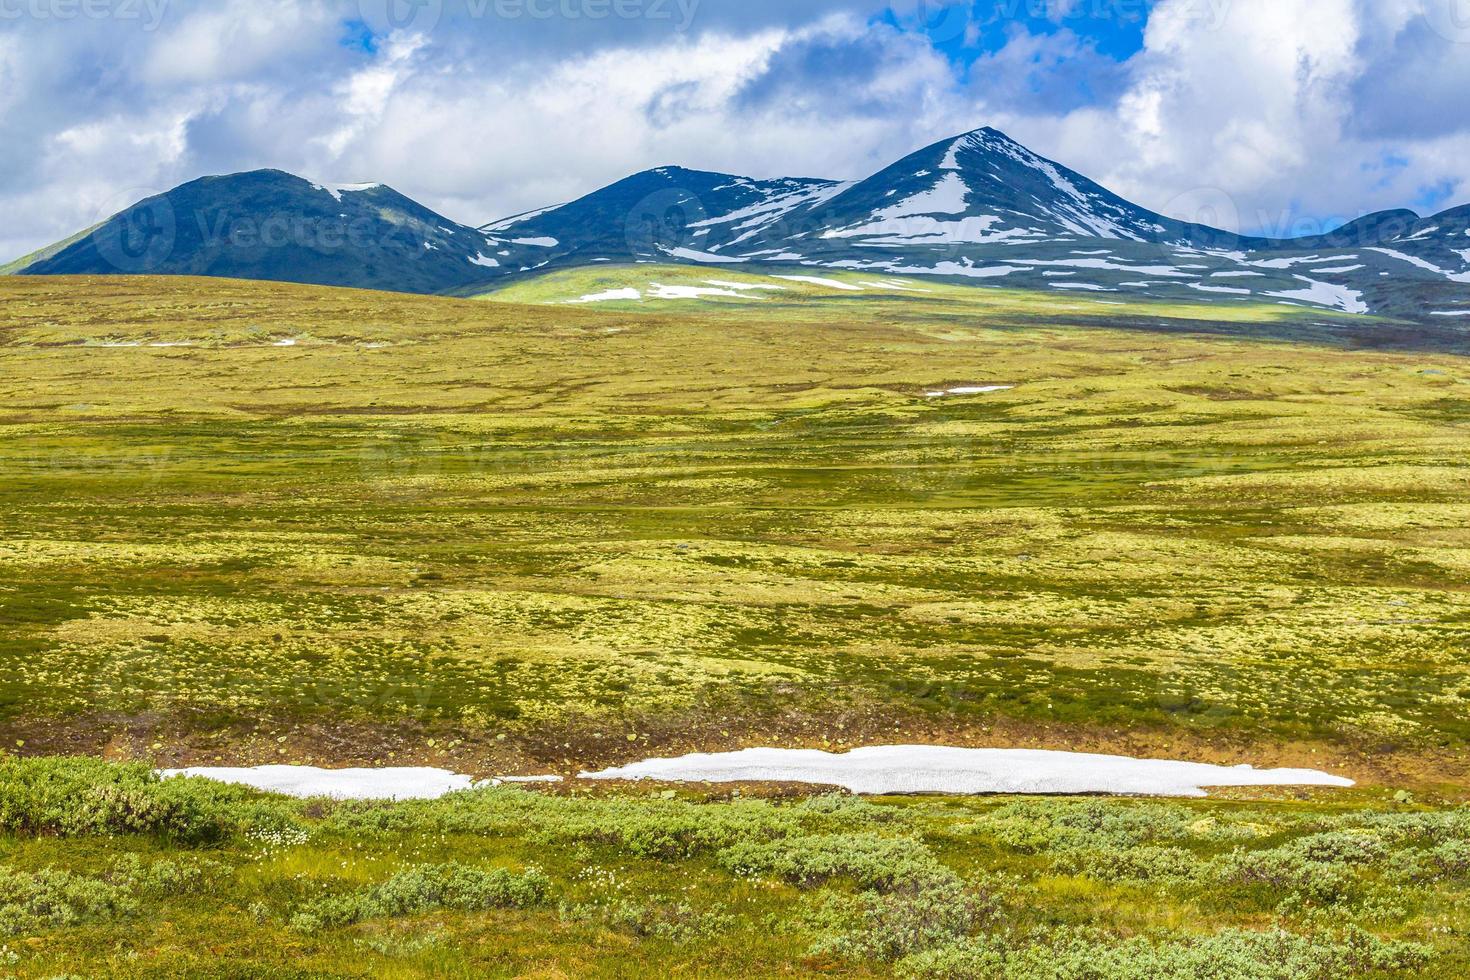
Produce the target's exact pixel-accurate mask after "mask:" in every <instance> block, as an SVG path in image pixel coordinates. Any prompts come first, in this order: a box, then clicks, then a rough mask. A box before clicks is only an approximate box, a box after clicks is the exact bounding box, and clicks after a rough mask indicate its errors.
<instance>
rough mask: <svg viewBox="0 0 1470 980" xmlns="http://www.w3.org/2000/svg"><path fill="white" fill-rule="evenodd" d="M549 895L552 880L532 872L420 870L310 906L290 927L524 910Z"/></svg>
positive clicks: (430, 867) (446, 867)
mask: <svg viewBox="0 0 1470 980" xmlns="http://www.w3.org/2000/svg"><path fill="white" fill-rule="evenodd" d="M550 889H551V882H550V880H549V879H548V878H547V877H546V875H545V874H543V873H542V872H541V871H539V870H538V869H535V868H532V869H530V870H528V871H526V872H524V873H522V874H519V875H516V874H512V873H511V872H509V871H504V870H502V869H499V868H497V869H495V870H492V871H482V870H480V869H478V868H471V867H467V866H465V865H462V864H434V865H424V866H422V867H417V868H412V869H410V870H408V871H404V872H401V873H399V874H396V875H394V876H393V877H392V878H389V879H388V880H387V881H385V882H383V883H382V884H381V885H378V886H377V887H375V888H370V889H367V890H364V891H359V892H353V893H350V894H347V895H338V896H333V897H331V898H324V899H321V900H319V901H316V902H313V903H311V904H310V905H308V906H307V907H306V908H305V909H303V910H302V911H301V912H299V913H297V914H296V915H295V916H293V917H292V919H291V926H292V928H294V929H296V930H297V931H299V932H316V931H319V930H321V929H331V928H337V927H340V926H348V925H352V924H354V923H357V922H363V921H365V920H367V919H391V918H396V917H398V916H404V915H416V914H418V913H421V912H432V911H435V910H437V909H448V910H452V911H458V912H479V911H484V910H487V909H528V908H535V907H536V906H538V905H541V904H543V903H544V902H545V901H546V896H547V893H548V892H549V891H550Z"/></svg>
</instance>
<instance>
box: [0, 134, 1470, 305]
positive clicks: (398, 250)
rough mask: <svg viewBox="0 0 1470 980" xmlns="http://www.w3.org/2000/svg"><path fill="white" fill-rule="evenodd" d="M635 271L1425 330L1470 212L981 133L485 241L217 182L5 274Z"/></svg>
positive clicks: (445, 226)
mask: <svg viewBox="0 0 1470 980" xmlns="http://www.w3.org/2000/svg"><path fill="white" fill-rule="evenodd" d="M630 262H632V263H648V262H653V263H668V262H682V263H687V264H695V265H762V264H765V265H783V266H809V267H815V268H824V269H847V270H852V271H857V272H866V273H871V274H873V275H906V276H929V277H937V278H944V279H950V280H954V281H956V282H968V283H971V284H974V283H977V282H978V283H982V284H990V285H999V286H1006V287H1011V288H1026V289H1036V290H1044V291H1047V292H1053V293H1058V294H1065V293H1067V292H1089V293H1118V294H1124V295H1129V296H1147V297H1155V298H1160V299H1169V300H1188V301H1190V302H1198V301H1200V300H1201V298H1203V299H1205V300H1208V301H1211V302H1215V303H1220V304H1230V303H1246V302H1262V301H1265V302H1272V303H1288V304H1295V305H1301V306H1307V307H1320V308H1326V309H1333V310H1340V311H1343V312H1348V313H1383V314H1389V315H1394V316H1400V317H1410V318H1419V319H1428V318H1434V317H1458V316H1462V315H1465V314H1466V313H1470V207H1463V208H1458V209H1453V210H1450V211H1446V212H1444V213H1442V214H1440V215H1436V216H1434V217H1432V218H1420V217H1419V216H1418V215H1417V214H1415V213H1414V212H1412V211H1403V210H1399V211H1384V212H1379V213H1376V214H1370V215H1367V216H1365V217H1363V218H1360V219H1358V220H1357V221H1354V222H1351V223H1349V224H1347V225H1344V226H1343V227H1341V228H1339V229H1337V230H1335V231H1333V232H1331V233H1329V234H1325V235H1317V236H1312V237H1305V238H1296V239H1288V240H1277V239H1267V238H1254V237H1244V236H1240V235H1236V234H1234V233H1231V232H1228V231H1224V230H1221V229H1218V228H1211V227H1208V226H1205V225H1199V224H1191V223H1188V222H1184V221H1179V220H1176V219H1173V218H1169V217H1167V216H1164V215H1161V214H1158V213H1156V212H1154V211H1150V210H1148V209H1147V208H1143V207H1140V206H1138V205H1135V204H1132V203H1131V202H1129V201H1127V200H1124V199H1123V198H1121V197H1119V196H1117V195H1116V194H1113V193H1112V192H1111V191H1109V190H1107V189H1106V188H1104V187H1102V186H1101V185H1099V184H1097V183H1096V182H1094V181H1092V180H1089V179H1088V178H1087V177H1085V176H1083V175H1082V174H1079V173H1077V172H1075V171H1073V170H1070V169H1068V168H1066V167H1065V166H1063V165H1061V164H1060V163H1056V162H1054V161H1051V160H1047V159H1045V158H1044V157H1041V156H1039V155H1037V154H1035V153H1033V152H1032V151H1030V150H1029V149H1027V148H1026V147H1024V146H1022V145H1021V144H1020V143H1017V142H1016V141H1015V140H1012V139H1010V138H1009V137H1008V136H1006V135H1005V134H1004V133H1001V132H999V131H997V130H994V129H988V128H987V129H979V130H976V131H974V132H972V133H967V134H964V135H962V136H958V137H955V138H952V139H947V140H942V141H940V142H937V143H934V144H931V145H930V146H927V147H925V148H924V149H921V150H919V151H917V152H915V153H912V154H910V155H908V156H906V157H904V158H903V159H902V160H900V161H898V162H897V163H895V164H893V165H891V166H889V167H885V168H884V169H883V170H881V171H879V172H878V173H876V174H874V175H872V176H871V177H868V178H867V179H865V180H861V181H857V182H852V183H840V182H837V181H831V180H818V179H812V178H785V179H775V180H756V179H752V178H747V177H738V176H733V175H730V174H722V173H712V172H709V171H700V170H686V169H684V168H681V167H660V168H657V169H655V170H648V171H644V172H642V173H639V174H634V175H633V176H631V177H628V178H625V179H623V180H620V181H618V182H616V183H614V184H610V185H608V186H607V187H603V188H601V189H599V190H596V191H594V192H592V193H591V194H588V195H586V196H585V197H582V198H579V199H577V200H575V201H572V202H570V203H567V204H563V205H558V206H555V207H550V208H544V209H541V210H538V211H531V212H526V213H524V214H520V215H516V216H514V217H511V218H506V219H503V220H500V221H497V222H494V223H491V224H488V225H485V226H483V227H481V228H478V229H476V228H470V227H468V226H465V225H461V224H458V223H456V222H453V221H451V220H449V219H448V218H445V217H444V216H442V215H440V214H437V213H435V212H434V211H432V210H430V209H428V208H425V207H423V206H422V205H420V204H417V203H416V202H414V201H412V200H410V199H409V198H407V197H404V196H403V195H401V194H399V193H398V192H396V191H394V190H392V189H391V188H388V187H384V186H382V185H357V186H351V187H324V186H321V185H317V184H313V183H310V182H309V181H306V180H303V179H301V178H299V177H294V176H292V175H290V174H286V173H282V172H280V171H270V170H268V171H255V172H252V173H246V174H235V175H232V176H228V177H210V178H204V179H201V180H197V181H193V182H191V183H188V184H184V185H182V186H181V187H178V188H176V189H174V190H173V191H170V192H169V193H167V194H164V195H160V196H159V197H155V198H150V199H149V200H147V201H143V202H140V203H139V204H138V205H135V206H134V207H132V208H129V209H128V210H127V211H124V212H123V213H122V214H119V215H116V216H114V217H113V218H110V219H108V220H107V221H106V222H103V223H102V224H101V225H99V226H98V227H97V228H95V229H92V230H91V231H90V232H84V233H82V234H81V235H78V236H75V237H74V238H73V239H70V240H68V241H66V242H61V243H58V244H57V245H54V246H52V247H50V248H49V249H43V250H41V251H40V252H37V253H35V254H34V255H33V256H30V257H28V258H27V259H25V260H20V261H18V262H16V263H12V264H11V265H10V266H7V267H6V271H12V272H21V273H24V274H65V273H92V274H99V273H100V274H106V273H118V272H122V273H127V272H132V273H158V274H196V275H212V276H232V277H239V278H247V279H276V280H285V281H293V282H304V283H317V284H324V285H340V286H360V287H369V288H376V289H387V290H396V291H402V292H421V293H451V294H456V295H477V294H483V293H485V292H487V291H492V290H494V289H497V288H500V287H502V286H504V285H506V284H508V283H511V282H515V281H518V280H520V279H522V278H524V277H526V276H528V275H532V274H537V273H540V272H543V271H553V270H557V269H566V268H575V267H578V266H586V265H591V264H594V263H630ZM1466 326H1467V327H1470V319H1467V320H1466Z"/></svg>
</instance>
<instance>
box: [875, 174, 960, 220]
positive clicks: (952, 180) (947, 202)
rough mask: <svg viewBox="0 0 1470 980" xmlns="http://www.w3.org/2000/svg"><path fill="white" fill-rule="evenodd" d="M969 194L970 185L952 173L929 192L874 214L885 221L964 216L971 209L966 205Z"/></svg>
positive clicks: (913, 196)
mask: <svg viewBox="0 0 1470 980" xmlns="http://www.w3.org/2000/svg"><path fill="white" fill-rule="evenodd" d="M969 193H970V187H969V185H968V184H966V183H965V181H964V179H963V178H961V177H960V175H959V174H957V173H954V172H952V171H951V172H950V173H947V174H945V175H944V176H943V177H941V178H939V182H938V183H937V184H935V185H934V186H933V187H932V188H930V189H929V190H927V191H924V192H922V193H920V194H914V195H912V196H910V197H906V198H904V199H903V200H902V201H899V202H898V203H897V204H894V205H892V206H890V207H886V208H883V209H882V210H881V211H875V212H873V214H874V216H875V217H877V218H879V219H880V220H883V221H892V220H893V219H895V218H911V217H914V216H915V215H920V214H964V213H965V211H966V210H967V209H968V208H969V205H968V204H966V203H965V198H966V197H967V196H968V195H969Z"/></svg>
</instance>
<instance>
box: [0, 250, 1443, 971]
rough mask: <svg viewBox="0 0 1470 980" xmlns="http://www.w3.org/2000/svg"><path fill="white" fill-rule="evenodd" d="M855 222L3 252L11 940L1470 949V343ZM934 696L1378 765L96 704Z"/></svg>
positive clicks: (466, 962)
mask: <svg viewBox="0 0 1470 980" xmlns="http://www.w3.org/2000/svg"><path fill="white" fill-rule="evenodd" d="M791 272H792V274H796V275H800V274H802V273H801V270H791ZM822 278H823V279H827V280H831V281H835V282H838V283H840V284H841V287H838V286H833V285H831V284H830V283H829V284H823V283H800V282H795V281H791V280H775V279H772V278H770V277H763V276H754V275H751V274H750V273H748V272H745V273H742V272H737V271H733V270H727V269H720V270H716V271H711V270H689V269H680V268H666V267H653V266H637V267H631V268H611V267H608V268H598V269H595V270H591V271H587V270H583V271H580V272H576V273H558V274H555V275H553V276H547V277H544V278H541V279H528V280H525V281H523V282H521V283H518V284H516V285H513V286H511V287H510V288H509V289H507V290H505V291H504V292H502V293H497V294H493V295H491V296H488V297H477V298H475V299H474V300H466V299H450V298H425V297H411V296H399V295H388V294H378V293H370V292H362V291H349V290H332V289H324V288H316V287H304V286H290V285H273V284H261V283H242V282H233V281H227V280H212V279H188V278H169V279H128V278H99V279H64V278H57V279H49V278H39V277H38V278H9V277H7V278H3V279H0V435H3V438H0V746H4V747H5V748H6V749H8V750H9V751H11V752H12V753H14V755H15V756H16V757H17V761H13V762H11V763H8V764H7V765H8V766H9V768H8V769H7V770H6V771H5V773H4V775H3V778H0V852H3V861H4V864H3V867H0V945H3V946H4V949H3V950H0V976H3V975H4V974H5V971H7V970H8V971H10V972H11V973H14V974H16V975H23V976H38V977H39V976H59V975H63V974H73V975H78V976H87V975H140V976H142V975H175V974H178V973H198V974H202V975H208V974H209V973H210V971H214V975H219V976H283V975H292V973H291V971H293V970H294V971H296V972H297V973H298V974H299V975H303V976H304V975H320V974H322V973H329V974H330V973H349V974H350V973H357V974H363V975H384V976H424V975H432V976H453V975H463V976H487V975H488V976H500V975H504V976H518V975H535V976H563V975H564V976H576V977H580V976H598V975H608V976H629V975H649V976H669V975H679V974H684V975H709V976H722V975H736V974H738V975H751V976H760V975H776V974H789V973H791V972H802V971H806V972H813V973H815V972H824V973H828V974H831V975H889V974H892V973H894V972H898V973H900V974H902V975H906V976H913V977H970V976H980V977H988V976H994V977H1006V978H1011V977H1016V978H1023V980H1025V978H1030V977H1033V976H1034V977H1038V978H1039V977H1048V978H1053V977H1054V978H1061V980H1071V978H1091V977H1099V978H1104V977H1106V978H1114V977H1117V978H1133V977H1137V978H1139V980H1143V978H1148V980H1154V978H1164V980H1171V978H1174V977H1180V978H1183V977H1189V978H1197V977H1204V976H1208V977H1211V978H1214V977H1222V976H1223V977H1239V978H1241V980H1257V978H1274V977H1282V978H1286V977H1293V978H1294V977H1298V976H1306V977H1313V976H1320V977H1322V978H1324V980H1326V978H1329V977H1330V978H1337V977H1342V976H1379V975H1382V976H1392V975H1424V976H1443V977H1458V976H1463V975H1465V974H1466V972H1467V968H1470V960H1467V959H1466V957H1465V951H1464V936H1465V929H1466V927H1467V922H1466V918H1465V916H1466V913H1465V911H1464V909H1465V908H1466V905H1465V902H1464V887H1465V882H1466V880H1467V877H1466V871H1465V867H1466V861H1465V851H1466V848H1470V837H1467V831H1466V823H1465V811H1463V810H1460V809H1456V808H1455V806H1456V804H1457V803H1459V802H1461V801H1463V800H1465V799H1466V797H1467V795H1470V794H1467V787H1470V765H1467V760H1466V757H1465V751H1464V750H1465V744H1466V741H1465V740H1466V736H1467V734H1470V658H1467V655H1466V653H1467V637H1470V588H1467V584H1470V454H1467V449H1470V431H1467V421H1470V363H1467V361H1466V358H1465V354H1464V349H1465V348H1464V346H1463V344H1461V345H1459V346H1456V343H1455V338H1454V337H1453V335H1447V334H1444V335H1442V334H1435V333H1433V332H1431V331H1429V330H1428V329H1427V328H1421V327H1415V326H1413V325H1410V324H1403V323H1397V322H1392V321H1379V320H1369V319H1366V318H1345V317H1334V316H1331V315H1328V314H1324V313H1323V312H1322V311H1320V310H1310V309H1306V308H1300V307H1288V306H1259V305H1254V304H1250V303H1230V304H1223V305H1222V304H1219V303H1206V302H1201V303H1199V304H1198V305H1179V304H1161V303H1150V302H1144V301H1138V300H1130V301H1126V302H1125V301H1119V300H1115V299H1110V298H1109V297H1108V296H1107V295H1106V294H1096V295H1092V294H1089V295H1086V296H1082V295H1071V294H1069V295H1065V296H1060V295H1059V296H1048V295H1040V294H1035V293H1024V292H1014V291H1007V290H1002V289H990V288H976V287H962V286H951V285H941V284H934V283H928V282H919V281H916V280H884V281H883V282H881V283H874V282H873V280H872V278H871V277H864V276H856V275H849V274H846V273H838V274H830V275H829V274H825V273H824V275H823V277H822ZM710 280H719V281H721V282H725V283H727V284H728V283H738V284H740V285H741V287H742V288H741V289H734V288H729V287H728V286H727V287H719V286H716V287H714V288H721V289H725V291H727V292H731V293H736V294H737V295H734V296H701V297H699V298H697V299H678V298H674V299H667V300H655V299H650V298H648V294H649V291H650V290H649V287H650V285H651V284H659V285H664V286H685V287H691V286H692V287H695V288H698V287H699V286H700V284H704V285H708V284H709V282H710ZM864 283H867V285H863V284H864ZM894 283H897V285H893V284H894ZM758 284H765V285H778V284H779V285H780V286H781V288H780V289H779V290H776V289H770V290H757V289H754V288H753V287H754V286H755V285H758ZM842 287H846V288H842ZM616 289H637V290H639V292H640V298H639V299H638V300H636V301H631V300H622V301H616V300H614V301H609V302H605V303H604V302H596V303H569V302H567V301H568V300H574V299H578V298H580V297H584V296H588V295H595V294H597V293H600V292H606V291H610V290H616ZM655 292H656V290H655ZM669 294H670V295H677V291H672V292H670V293H669ZM955 389H959V390H960V391H959V393H954V392H955ZM978 389H991V390H985V391H980V390H978ZM907 741H923V742H943V743H948V744H969V745H988V746H1005V745H1024V746H1028V747H1035V746H1044V747H1048V748H1062V749H1069V748H1088V749H1096V750H1106V751H1119V752H1125V753H1128V754H1148V755H1171V756H1174V757H1179V758H1189V759H1194V760H1198V761H1220V762H1232V763H1238V762H1250V763H1255V764H1289V765H1308V766H1311V767H1313V768H1323V769H1328V770H1330V771H1333V772H1336V773H1341V774H1344V775H1348V776H1351V777H1353V778H1356V779H1358V780H1359V781H1360V782H1361V783H1362V788H1361V789H1359V790H1355V791H1350V792H1346V793H1341V792H1339V793H1325V794H1315V793H1314V794H1308V795H1305V796H1302V797H1298V795H1297V794H1259V793H1257V794H1249V793H1234V794H1226V795H1224V796H1222V797H1220V798H1217V799H1215V800H1211V801H1208V802H1199V803H1195V802H1190V803H1151V802H1137V801H1132V802H1121V801H1118V802H1098V801H1051V802H1036V801H1001V800H927V801H875V802H871V803H859V802H855V801H851V800H843V799H838V798H834V797H815V798H806V799H804V800H803V799H799V798H793V799H792V800H778V801H750V800H739V799H737V800H731V799H728V798H727V797H726V796H725V795H723V794H722V795H721V796H720V797H719V798H713V799H711V798H706V795H699V794H694V795H691V794H690V793H689V792H687V791H680V792H681V794H682V795H680V796H679V798H677V799H663V798H662V796H661V795H660V796H659V797H657V798H655V799H649V798H648V797H647V793H648V790H647V789H646V788H645V789H636V788H635V789H629V790H624V791H621V792H619V791H613V790H598V791H597V793H596V794H592V795H589V794H588V793H587V791H585V790H583V789H582V788H581V785H580V784H577V783H572V784H570V785H569V786H568V787H566V788H564V789H563V790H561V791H559V793H552V792H545V793H542V792H529V791H509V790H494V791H485V792H481V793H476V794H471V795H469V796H461V797H457V798H450V799H447V800H445V801H441V802H439V803H434V804H401V805H396V806H388V805H378V806H366V805H348V804H340V805H333V804H325V803H320V802H316V803H300V802H287V801H282V800H278V799H272V798H268V797H260V796H255V795H252V794H249V793H247V792H245V791H243V790H234V789H224V788H219V787H211V786H209V785H208V784H203V785H200V784H193V783H183V782H174V783H167V784H155V783H152V782H150V781H149V779H148V778H147V777H146V769H147V766H146V765H144V766H143V767H142V768H127V767H120V766H113V765H102V764H100V763H90V764H89V763H81V762H63V761H56V760H55V759H54V758H51V759H50V761H47V760H48V758H50V757H57V756H69V755H78V756H82V755H85V756H92V757H105V758H108V759H112V760H138V761H141V762H143V763H145V764H146V763H152V764H164V765H170V766H173V765H182V764H210V763H216V762H219V763H226V764H257V763H262V762H271V761H281V762H297V763H312V764H318V765H340V764H349V763H364V764H374V763H375V764H385V763H394V764H397V763H408V762H413V763H431V764H435V765H441V766H445V767H447V768H452V769H456V770H457V771H461V772H467V773H472V774H475V775H481V776H489V775H511V774H533V773H544V772H557V773H561V774H563V775H573V774H575V773H576V772H577V771H579V770H580V769H582V768H591V767H600V766H602V765H608V764H614V763H621V762H627V761H631V760H633V759H636V758H642V757H645V756H648V755H668V754H675V753H678V752H682V751H692V750H704V751H711V750H722V749H734V748H740V747H743V746H748V745H784V746H797V745H799V746H803V747H827V748H842V747H847V746H853V745H861V744H883V743H893V742H907ZM656 792H657V793H660V794H661V793H662V789H659V790H657V791H656ZM671 871H672V872H674V873H671ZM6 936H9V937H10V938H6ZM5 944H8V945H5ZM1221 964H1227V965H1228V966H1221ZM1232 970H1233V971H1234V972H1230V971H1232ZM1313 970H1315V971H1317V972H1312V971H1313ZM1047 971H1051V972H1047ZM1088 971H1091V972H1088ZM1191 971H1192V972H1191ZM1252 971H1254V972H1252ZM1273 971H1274V972H1273Z"/></svg>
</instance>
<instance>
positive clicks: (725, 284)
mask: <svg viewBox="0 0 1470 980" xmlns="http://www.w3.org/2000/svg"><path fill="white" fill-rule="evenodd" d="M705 282H707V283H709V284H710V285H711V286H719V287H721V288H723V289H775V290H778V291H784V290H785V289H786V287H785V286H771V285H768V284H766V283H754V282H729V281H728V280H725V279H706V280H705Z"/></svg>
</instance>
